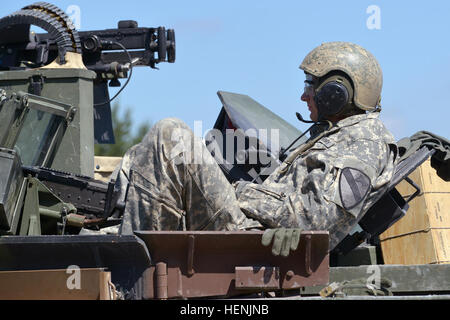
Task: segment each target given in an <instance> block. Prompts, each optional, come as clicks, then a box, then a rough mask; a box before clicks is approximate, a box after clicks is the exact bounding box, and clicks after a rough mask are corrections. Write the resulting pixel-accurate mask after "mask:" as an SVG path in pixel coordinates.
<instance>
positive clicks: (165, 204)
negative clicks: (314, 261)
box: [118, 113, 396, 249]
mask: <svg viewBox="0 0 450 320" xmlns="http://www.w3.org/2000/svg"><path fill="white" fill-rule="evenodd" d="M177 131H180V132H181V133H182V134H179V133H180V132H178V133H177V134H175V132H177ZM315 140H317V141H315ZM315 140H312V141H311V145H312V146H310V147H309V148H307V149H306V150H302V149H300V150H297V152H295V151H294V152H292V153H291V155H290V156H289V157H288V158H287V159H286V161H285V163H283V164H282V165H281V166H280V167H279V168H277V170H276V171H275V172H274V173H272V174H271V175H270V176H269V177H268V178H267V179H266V180H265V181H264V183H263V184H261V185H258V184H253V183H248V182H239V183H236V184H235V187H236V190H234V189H233V186H232V185H230V184H229V183H228V181H227V179H226V178H225V176H224V175H223V173H222V171H221V170H220V168H219V166H218V165H217V163H216V162H215V161H214V159H213V158H212V157H211V155H210V153H209V151H208V150H207V149H206V147H205V145H204V144H203V143H202V141H201V140H200V139H198V138H194V136H193V134H192V132H191V130H190V129H189V127H188V126H187V125H186V124H184V123H183V122H181V121H180V120H177V119H166V120H162V121H160V122H158V123H157V124H156V125H155V126H154V127H153V128H152V129H151V130H150V131H149V133H148V134H147V135H146V136H145V137H144V139H143V141H142V142H141V143H140V144H138V145H136V146H134V147H132V148H131V149H130V150H129V151H128V152H127V154H126V155H125V157H124V159H123V163H122V169H121V172H120V177H119V179H118V182H119V184H120V185H121V187H122V188H123V190H125V187H126V185H128V196H127V205H126V209H125V213H124V222H123V224H122V233H131V232H132V230H137V229H141V230H238V229H248V228H251V227H261V225H262V226H264V227H266V228H267V227H268V228H276V227H280V226H284V227H297V228H301V229H303V230H328V231H329V232H330V248H331V249H332V248H334V246H336V245H337V244H338V243H339V242H340V240H342V239H343V237H344V236H346V235H347V234H348V233H349V232H350V231H351V229H352V228H353V227H354V226H355V225H356V223H357V222H358V220H359V219H360V218H361V217H362V213H363V212H365V211H366V210H367V209H368V208H369V207H370V206H371V205H372V204H373V203H374V202H375V201H376V200H378V198H379V197H380V196H381V195H382V194H383V193H384V191H385V188H386V187H387V184H388V182H389V181H390V179H391V177H392V175H393V172H394V169H395V156H396V147H395V143H394V139H393V137H392V136H391V135H390V133H388V131H387V130H386V129H385V127H384V126H383V124H382V123H381V121H380V120H379V119H378V113H369V114H362V115H355V116H352V117H348V118H346V119H344V120H341V121H339V122H338V123H336V124H335V125H334V126H333V127H332V128H331V129H330V130H327V131H326V132H324V133H322V134H321V136H320V137H318V138H316V139H315ZM300 148H302V147H300ZM303 149H305V148H303ZM199 155H201V159H195V158H196V157H199ZM199 160H200V161H199ZM287 162H291V164H288V163H287ZM345 168H352V171H351V172H352V173H353V176H354V177H355V179H356V180H358V181H359V180H361V181H363V182H364V181H365V180H364V179H366V180H367V181H368V182H369V183H370V186H369V185H368V189H367V192H364V190H363V189H364V188H361V192H362V194H361V195H359V196H358V195H357V194H358V192H357V191H356V193H351V192H350V195H348V194H347V195H343V194H342V192H341V189H342V187H340V186H342V185H343V183H342V181H343V180H342V179H343V178H342V174H341V173H342V172H343V171H344V169H345ZM359 178H361V179H359ZM128 180H129V183H128ZM357 185H358V186H364V183H359V184H357ZM351 196H353V197H355V198H357V201H354V203H352V205H351V206H348V205H345V202H347V204H348V202H349V197H351ZM350 202H351V201H350ZM344 208H347V209H344ZM243 212H244V213H245V215H244V214H243ZM253 219H254V220H253ZM255 220H257V221H259V222H260V223H261V224H259V223H258V222H257V221H255Z"/></svg>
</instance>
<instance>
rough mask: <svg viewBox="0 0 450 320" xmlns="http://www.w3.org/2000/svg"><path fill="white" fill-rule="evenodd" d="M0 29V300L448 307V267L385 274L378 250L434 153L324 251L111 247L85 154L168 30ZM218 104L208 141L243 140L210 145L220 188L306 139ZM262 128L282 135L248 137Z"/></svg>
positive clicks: (407, 166)
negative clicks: (413, 302)
mask: <svg viewBox="0 0 450 320" xmlns="http://www.w3.org/2000/svg"><path fill="white" fill-rule="evenodd" d="M30 26H37V27H40V28H42V29H44V30H45V31H47V33H42V34H41V33H34V32H30ZM0 30H1V32H0V69H1V71H0V119H1V120H0V123H1V125H0V235H1V236H0V299H191V298H227V297H234V298H236V297H237V298H258V299H347V298H351V299H353V298H355V296H354V294H355V293H354V292H353V293H352V292H351V291H346V288H355V287H356V288H360V289H361V288H362V289H363V291H364V293H366V294H367V297H366V298H367V299H370V298H378V299H379V298H383V297H380V295H383V296H384V298H389V299H403V298H408V299H413V298H449V297H450V296H449V295H448V294H449V292H450V269H449V266H448V264H441V263H440V262H441V261H439V262H438V263H430V264H421V265H419V264H412V265H409V266H401V265H388V264H384V261H383V252H382V245H381V244H380V235H381V234H382V233H383V232H385V231H386V230H387V229H388V228H389V227H391V226H392V225H393V224H394V223H396V222H397V221H399V219H400V218H402V217H403V216H404V215H405V214H406V211H407V210H408V206H409V203H410V202H411V201H412V200H413V199H414V198H417V197H418V196H420V194H421V190H420V186H418V185H417V184H416V183H414V181H412V180H411V179H410V178H408V176H409V175H410V174H411V173H412V172H413V171H414V170H416V169H417V168H418V167H419V166H421V165H422V164H423V163H425V162H426V161H427V159H429V158H430V157H432V156H433V152H434V150H433V149H430V148H425V147H424V148H420V149H419V150H418V151H417V152H415V153H413V154H412V155H411V156H409V157H407V158H406V159H405V160H404V161H402V162H401V163H400V164H399V166H398V168H397V171H396V174H395V177H394V179H393V181H392V182H391V184H390V187H389V190H388V192H387V193H386V194H385V195H384V196H383V198H382V199H380V200H379V201H378V202H377V204H376V205H374V206H373V207H372V208H371V209H370V210H369V212H368V213H367V214H366V215H365V216H364V218H363V219H362V220H361V221H360V223H359V226H358V227H357V228H356V229H355V230H354V232H352V233H351V234H350V235H348V236H347V238H345V239H344V241H343V242H342V243H341V244H340V245H339V246H338V247H337V248H336V249H335V250H333V251H332V252H329V244H328V241H329V235H328V232H327V231H321V230H317V231H305V232H302V234H301V238H300V245H299V247H298V249H297V250H296V251H294V252H293V253H291V255H290V256H289V257H287V258H282V257H276V256H273V255H272V254H271V252H270V249H269V248H267V247H263V246H262V245H261V236H262V232H260V231H248V232H219V231H217V232H211V231H137V232H135V234H134V235H121V234H118V233H117V231H116V230H117V226H119V225H120V223H121V218H122V213H123V209H124V207H125V206H126V197H125V198H124V197H122V196H120V195H119V192H118V190H117V188H116V186H115V176H114V174H112V171H113V168H114V167H115V166H116V165H117V164H118V162H115V163H114V165H110V167H111V168H110V169H106V170H104V169H105V167H108V164H106V163H105V162H104V161H105V159H97V158H96V157H95V155H94V143H113V142H114V133H113V127H112V123H111V110H110V102H111V101H112V100H113V99H114V98H115V97H113V98H110V96H109V93H108V85H109V86H118V85H120V83H119V82H118V79H127V82H126V83H125V84H124V86H123V87H122V89H123V88H124V87H125V86H126V85H127V83H128V81H129V79H130V77H131V75H132V71H133V68H134V67H142V66H149V67H151V68H156V65H157V64H159V63H161V62H169V63H173V62H175V52H176V46H175V32H174V30H172V29H167V30H166V28H164V27H157V28H143V27H139V26H138V24H137V22H135V21H132V20H127V21H119V23H118V28H116V29H106V30H94V31H84V32H78V31H77V30H76V29H75V27H74V26H73V24H72V22H71V20H70V19H69V18H68V16H67V15H66V14H65V13H64V12H63V11H62V10H61V9H59V8H58V7H56V6H54V5H52V4H49V3H45V2H38V3H34V4H31V5H29V6H26V7H24V8H22V9H20V10H18V11H17V12H14V13H12V14H10V15H8V16H6V17H3V18H1V19H0ZM119 93H120V91H119V92H118V94H119ZM116 96H117V95H116ZM218 96H219V99H220V101H221V104H222V109H221V110H220V112H219V115H218V119H217V121H216V124H215V128H214V129H216V130H218V131H219V132H223V133H227V132H231V134H235V135H236V136H237V135H242V137H243V141H244V143H242V145H240V146H238V147H232V148H231V150H225V149H226V148H227V146H226V144H221V145H222V146H223V147H222V148H223V150H222V151H223V152H222V154H231V159H232V160H236V161H224V162H223V163H221V168H222V169H223V172H224V174H225V175H226V176H227V178H228V179H229V180H230V181H231V182H232V181H236V180H239V179H244V180H249V181H256V182H260V181H263V180H264V177H265V176H267V174H268V172H267V171H266V169H267V167H268V166H267V163H277V162H279V161H280V160H282V159H283V156H285V155H286V153H287V152H289V150H291V149H292V148H293V147H295V146H298V145H300V144H301V143H303V142H304V141H305V139H306V138H305V134H306V132H305V133H302V132H300V131H299V130H298V129H296V128H295V127H293V126H292V125H290V124H288V123H287V122H286V121H285V120H283V119H281V118H280V117H278V116H277V115H275V114H274V113H272V112H271V111H270V110H268V109H267V108H265V107H264V106H262V105H260V104H259V103H258V102H256V101H255V100H253V99H252V98H250V97H248V96H246V95H243V94H237V93H230V92H224V91H219V92H218ZM255 115H257V116H255ZM298 117H299V120H303V119H302V118H301V116H300V115H298ZM262 129H264V130H266V132H271V130H273V129H276V131H277V132H279V136H278V137H276V138H274V137H268V136H267V135H266V136H264V135H258V134H257V133H256V134H255V132H257V131H258V130H262ZM230 130H231V131H230ZM238 131H239V133H237V132H238ZM224 136H225V135H224ZM251 139H256V141H257V144H256V145H257V146H258V147H257V148H256V149H255V148H252V147H251V146H255V145H254V144H251V143H249V141H250V140H251ZM274 140H277V142H279V143H278V144H277V143H274ZM206 142H207V143H208V144H210V143H211V142H212V141H206ZM261 150H264V153H263V154H262V153H261V152H260V151H261ZM227 151H228V153H227ZM255 154H257V156H256V158H254V159H257V161H256V164H255V163H250V162H249V161H247V160H249V159H251V158H252V157H253V155H255ZM238 158H239V159H238ZM242 158H243V159H244V161H237V160H242ZM119 160H120V159H119ZM225 160H229V159H228V158H227V159H225ZM100 173H101V174H102V175H96V174H100ZM404 180H405V181H406V182H408V183H409V184H410V185H411V186H413V187H414V188H415V192H413V194H412V195H411V196H410V197H409V198H408V199H404V197H402V195H400V193H399V192H398V190H397V188H396V187H397V185H398V184H399V183H400V182H402V181H404ZM447 248H448V246H447ZM447 262H448V261H447ZM417 277H420V280H421V281H416V279H417ZM385 278H387V279H388V280H389V281H385V280H384V279H385ZM361 279H362V281H361ZM411 279H414V281H411ZM355 280H357V281H356V282H352V281H355ZM358 281H359V282H358ZM389 294H390V295H389ZM358 297H361V296H358Z"/></svg>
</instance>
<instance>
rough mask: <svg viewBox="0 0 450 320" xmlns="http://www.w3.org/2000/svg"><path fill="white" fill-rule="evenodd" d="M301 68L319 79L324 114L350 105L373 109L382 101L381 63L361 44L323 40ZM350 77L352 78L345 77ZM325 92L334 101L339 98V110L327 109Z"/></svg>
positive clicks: (336, 112)
mask: <svg viewBox="0 0 450 320" xmlns="http://www.w3.org/2000/svg"><path fill="white" fill-rule="evenodd" d="M300 69H302V70H303V71H305V73H306V74H310V75H312V76H314V77H316V78H318V79H320V83H319V85H318V87H317V88H316V96H317V100H316V103H318V108H319V112H321V109H322V114H325V115H326V114H327V113H328V114H333V113H334V114H338V113H340V112H341V111H342V110H343V109H344V108H348V106H349V105H351V106H355V107H356V108H357V109H360V110H363V111H373V110H375V109H377V107H378V106H379V104H380V101H381V89H382V86H383V74H382V71H381V67H380V65H379V64H378V62H377V60H376V59H375V57H374V56H373V55H372V54H371V53H370V52H368V51H367V50H366V49H364V48H362V47H360V46H359V45H356V44H353V43H349V42H328V43H323V44H321V45H320V46H318V47H316V48H315V49H313V50H312V51H311V52H310V53H309V54H308V55H307V56H306V57H305V59H304V60H303V62H302V63H301V65H300ZM342 74H343V75H342ZM347 77H348V78H349V80H350V81H346V78H347ZM347 80H348V79H347ZM320 93H321V94H322V96H321V95H320ZM336 93H338V95H337V96H336ZM324 96H325V97H327V98H328V100H329V99H331V98H332V99H331V100H332V104H333V103H335V105H336V102H338V103H337V105H338V109H339V110H338V111H336V107H334V111H333V107H330V106H328V109H327V106H324V100H325V103H326V104H328V102H327V101H326V100H327V99H323V97H324ZM345 99H347V100H345ZM321 103H322V108H320V104H321ZM353 108H354V107H353ZM323 110H325V111H323Z"/></svg>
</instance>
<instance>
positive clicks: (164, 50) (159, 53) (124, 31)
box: [0, 2, 176, 144]
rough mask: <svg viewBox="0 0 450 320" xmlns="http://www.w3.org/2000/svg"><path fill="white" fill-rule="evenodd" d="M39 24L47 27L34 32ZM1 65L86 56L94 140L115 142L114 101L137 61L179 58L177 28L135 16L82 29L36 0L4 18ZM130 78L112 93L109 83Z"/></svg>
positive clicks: (37, 64)
mask: <svg viewBox="0 0 450 320" xmlns="http://www.w3.org/2000/svg"><path fill="white" fill-rule="evenodd" d="M30 25H35V26H38V27H40V28H43V29H44V30H46V31H48V33H43V34H41V33H39V34H37V33H33V32H30ZM0 31H1V32H0V70H5V71H20V70H29V69H36V68H42V67H45V66H46V65H48V64H49V63H51V62H56V65H61V66H62V65H64V64H65V63H66V62H67V54H68V53H69V54H71V53H76V54H80V55H81V56H82V63H83V64H84V66H85V67H86V68H87V69H88V70H91V71H94V72H95V73H96V78H95V80H94V114H95V116H94V128H95V135H94V138H95V141H96V143H112V144H113V143H115V141H114V133H113V129H112V120H111V106H110V102H111V101H112V100H114V98H116V97H117V96H118V95H119V94H120V93H121V92H122V90H123V89H124V88H125V87H126V85H127V84H128V82H129V80H130V78H131V75H132V71H133V67H135V66H149V67H151V68H153V69H157V67H156V65H157V64H158V63H161V62H169V63H173V62H175V51H176V49H175V47H176V46H175V32H174V30H173V29H168V30H166V28H165V27H157V28H141V27H138V23H137V22H136V21H132V20H124V21H119V23H118V28H117V29H106V30H95V31H85V32H78V31H77V30H76V29H75V27H74V25H73V23H72V21H71V20H70V19H69V17H68V16H67V15H66V14H65V13H64V11H62V10H61V9H59V8H58V7H56V6H54V5H52V4H49V3H46V2H37V3H34V4H32V5H29V6H25V7H23V8H22V9H21V10H19V11H17V12H15V13H12V14H10V15H8V16H6V17H3V18H1V19H0ZM120 78H128V80H127V82H126V83H125V85H124V86H123V87H122V88H121V89H120V90H119V92H117V94H116V95H115V96H114V97H113V98H112V99H110V97H109V92H108V81H109V86H111V87H119V86H120V85H121V84H120V82H119V80H118V79H120ZM42 81H43V79H42V78H37V79H33V83H32V84H31V90H30V93H32V94H35V95H41V91H42Z"/></svg>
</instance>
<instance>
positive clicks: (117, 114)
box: [94, 102, 152, 157]
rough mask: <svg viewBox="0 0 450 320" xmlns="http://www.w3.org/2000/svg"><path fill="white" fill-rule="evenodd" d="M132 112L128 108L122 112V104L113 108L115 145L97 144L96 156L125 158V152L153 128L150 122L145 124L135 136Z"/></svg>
mask: <svg viewBox="0 0 450 320" xmlns="http://www.w3.org/2000/svg"><path fill="white" fill-rule="evenodd" d="M131 115H132V111H131V109H130V108H129V107H127V108H126V109H125V110H124V111H123V112H121V105H120V102H116V103H114V104H113V106H112V108H111V116H112V123H113V129H114V138H115V142H116V143H115V144H96V145H95V149H94V152H95V155H96V156H104V157H123V155H124V154H125V152H126V151H127V150H128V149H129V148H130V147H132V146H133V145H135V144H137V143H139V142H140V141H141V140H142V138H143V137H144V135H145V134H146V133H147V132H148V130H149V129H150V128H151V126H152V125H151V123H150V122H143V123H141V124H139V127H138V128H137V130H136V131H135V133H134V134H133V133H132V132H133V121H132V119H131Z"/></svg>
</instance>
